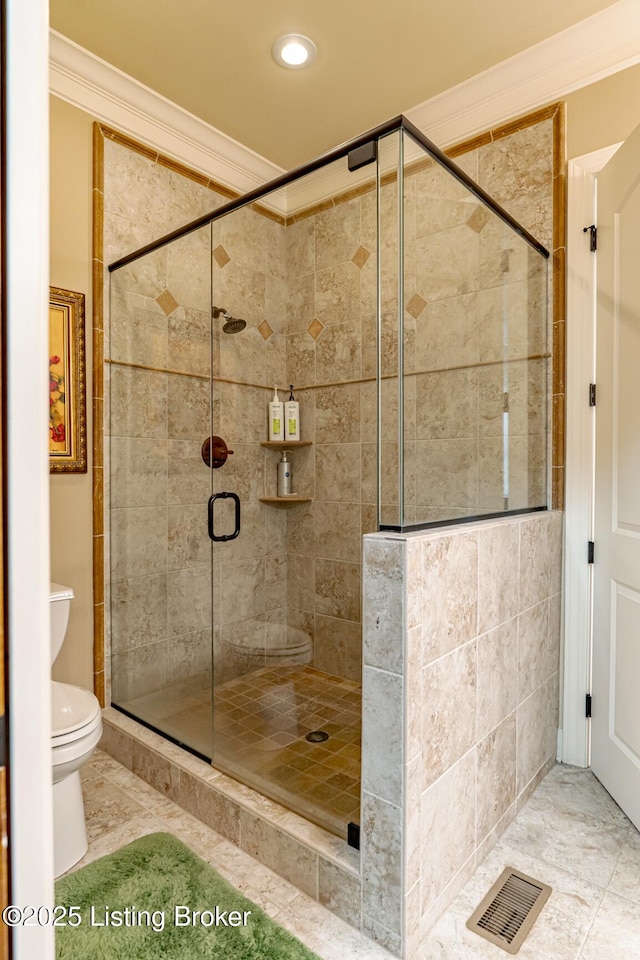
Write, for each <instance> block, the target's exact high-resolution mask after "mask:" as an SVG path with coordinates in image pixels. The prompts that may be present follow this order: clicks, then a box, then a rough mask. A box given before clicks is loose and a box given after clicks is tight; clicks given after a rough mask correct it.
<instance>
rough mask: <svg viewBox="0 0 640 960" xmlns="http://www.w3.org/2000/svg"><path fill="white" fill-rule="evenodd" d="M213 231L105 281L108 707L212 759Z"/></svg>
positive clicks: (149, 256)
mask: <svg viewBox="0 0 640 960" xmlns="http://www.w3.org/2000/svg"><path fill="white" fill-rule="evenodd" d="M209 234H210V229H209V227H203V228H201V229H200V230H198V231H197V232H194V233H191V234H188V235H187V236H185V237H183V238H181V239H180V240H176V241H174V242H173V243H172V244H170V245H168V246H165V247H161V248H160V249H159V250H156V251H154V252H153V253H149V254H147V255H146V256H144V257H142V258H140V259H139V260H136V261H134V262H133V263H131V264H129V265H127V266H124V267H122V268H120V269H119V270H116V271H114V272H113V273H112V274H111V295H110V336H109V343H110V354H109V357H108V359H107V371H108V373H109V374H110V376H109V418H108V428H107V433H108V444H107V447H108V461H107V463H108V470H109V478H110V484H109V492H110V572H111V585H110V593H111V603H110V619H111V630H110V632H111V650H112V658H111V669H112V700H113V703H114V705H116V706H119V707H121V708H123V709H124V710H126V711H127V712H129V713H131V714H132V715H133V716H135V717H136V718H138V719H140V720H142V721H144V722H145V723H148V724H150V725H152V726H154V727H156V728H157V729H158V730H160V731H162V732H163V733H166V734H168V735H169V736H171V737H173V738H174V739H176V740H178V741H180V742H181V743H184V744H186V745H187V746H188V747H190V748H192V749H193V750H196V751H198V752H200V753H202V754H204V755H210V751H211V706H210V701H211V696H210V689H211V624H212V612H211V550H210V546H209V538H208V535H207V513H206V505H207V498H208V496H209V493H210V487H211V471H210V470H209V469H208V468H207V467H206V466H205V464H204V463H203V461H202V458H201V456H200V450H201V446H202V443H203V440H204V439H205V437H207V436H209V435H210V433H211V424H210V419H211V412H210V388H209V383H210V376H211V372H210V367H211V361H210V357H211V345H210V335H211V304H210V282H211V281H210V272H211V270H210V241H209Z"/></svg>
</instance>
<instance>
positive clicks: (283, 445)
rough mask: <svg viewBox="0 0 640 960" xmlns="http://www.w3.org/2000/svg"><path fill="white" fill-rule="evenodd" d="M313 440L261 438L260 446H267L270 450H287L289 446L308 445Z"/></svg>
mask: <svg viewBox="0 0 640 960" xmlns="http://www.w3.org/2000/svg"><path fill="white" fill-rule="evenodd" d="M312 443H313V440H261V441H260V446H261V447H268V448H269V449H270V450H288V449H289V448H290V447H291V448H295V447H310V446H311V444H312Z"/></svg>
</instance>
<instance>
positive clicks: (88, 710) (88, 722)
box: [51, 680, 100, 747]
mask: <svg viewBox="0 0 640 960" xmlns="http://www.w3.org/2000/svg"><path fill="white" fill-rule="evenodd" d="M99 718H100V704H99V703H98V699H97V697H95V696H94V694H93V693H90V692H89V691H88V690H83V689H82V688H81V687H76V686H74V685H73V684H71V683H59V682H58V681H56V680H52V681H51V740H52V746H53V747H59V746H62V745H63V744H65V743H72V742H74V741H76V740H80V739H82V737H84V736H86V735H87V734H90V733H91V732H92V731H93V730H94V729H95V728H96V725H97V724H96V721H97V719H99Z"/></svg>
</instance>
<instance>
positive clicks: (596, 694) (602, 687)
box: [591, 127, 640, 828]
mask: <svg viewBox="0 0 640 960" xmlns="http://www.w3.org/2000/svg"><path fill="white" fill-rule="evenodd" d="M597 239H598V248H597V258H598V259H597V272H598V310H597V333H596V385H597V393H596V487H595V566H594V621H593V623H594V634H593V683H592V694H593V706H592V724H591V765H592V768H593V772H594V773H595V775H596V776H597V777H598V779H599V780H600V781H601V782H602V783H603V785H604V786H605V787H606V788H607V790H608V791H609V793H610V794H611V795H612V796H613V798H614V799H615V800H616V801H617V802H618V803H619V805H620V806H621V807H622V809H623V810H624V811H625V813H626V814H627V815H628V816H629V817H630V819H631V820H632V821H633V822H634V823H635V825H636V826H637V827H638V828H640V127H638V128H637V129H636V130H635V131H634V132H633V133H632V135H631V136H630V137H629V139H628V140H627V141H626V142H625V143H624V144H623V145H622V146H621V147H620V149H619V150H618V152H617V153H616V154H615V156H614V157H613V159H612V160H610V161H609V163H608V164H607V166H606V167H605V168H604V170H603V171H602V173H601V174H599V176H598V238H597Z"/></svg>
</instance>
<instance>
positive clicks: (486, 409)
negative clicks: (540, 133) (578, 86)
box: [383, 134, 549, 525]
mask: <svg viewBox="0 0 640 960" xmlns="http://www.w3.org/2000/svg"><path fill="white" fill-rule="evenodd" d="M404 139H405V156H404V158H403V163H404V204H403V211H404V224H403V237H404V257H403V261H402V268H401V269H402V275H403V278H404V331H403V333H402V343H403V355H404V364H403V371H402V379H403V384H404V391H403V392H404V402H403V405H402V411H403V417H402V419H403V430H404V443H403V448H404V464H403V482H402V490H403V493H404V511H403V513H402V519H401V520H400V521H399V522H400V523H401V524H404V525H407V524H413V523H418V524H421V525H422V524H429V523H437V522H443V521H448V520H453V519H456V518H463V517H477V516H483V515H486V514H494V513H499V512H504V511H508V510H521V509H527V508H530V507H544V506H546V503H547V489H546V477H547V466H546V462H547V461H546V446H547V444H546V437H547V432H548V431H547V402H546V396H547V367H548V363H549V355H548V346H547V314H546V307H547V262H546V259H545V258H544V257H543V256H542V255H541V254H540V253H538V252H537V251H536V250H535V249H534V248H532V247H531V246H530V245H529V243H528V242H527V241H526V240H525V239H524V238H523V237H522V236H520V235H519V234H518V233H516V232H515V230H514V229H513V228H512V227H511V226H510V225H509V224H508V223H506V222H505V221H504V220H503V219H502V218H501V217H500V216H498V215H497V214H496V213H495V212H494V211H493V210H492V209H491V208H490V207H488V206H487V205H486V204H485V203H484V202H483V201H482V200H481V199H479V198H478V197H477V196H476V195H475V194H474V193H473V192H472V191H471V190H470V189H469V188H468V187H467V186H466V185H465V184H464V183H462V182H461V181H460V180H458V179H457V178H456V177H455V176H454V175H453V174H452V173H451V171H450V170H449V169H447V168H446V167H444V166H442V165H441V164H440V163H438V162H436V161H435V160H434V159H432V158H430V157H429V156H428V155H427V153H426V151H424V150H423V149H422V147H420V146H419V145H418V144H416V143H415V141H414V140H413V139H412V138H411V137H410V136H408V135H407V134H404ZM458 163H459V165H460V166H461V167H462V168H463V169H464V171H465V172H466V173H468V174H469V175H470V176H471V177H474V176H475V174H476V169H475V167H476V163H477V157H476V153H475V152H472V153H470V154H465V155H464V156H463V157H461V158H459V160H458ZM383 432H384V425H383Z"/></svg>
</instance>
